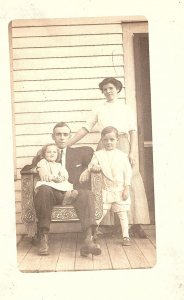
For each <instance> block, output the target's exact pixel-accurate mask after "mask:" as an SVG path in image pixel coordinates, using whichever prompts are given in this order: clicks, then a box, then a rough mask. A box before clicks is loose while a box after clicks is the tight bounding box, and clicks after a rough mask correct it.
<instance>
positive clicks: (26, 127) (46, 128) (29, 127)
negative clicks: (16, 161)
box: [16, 121, 99, 155]
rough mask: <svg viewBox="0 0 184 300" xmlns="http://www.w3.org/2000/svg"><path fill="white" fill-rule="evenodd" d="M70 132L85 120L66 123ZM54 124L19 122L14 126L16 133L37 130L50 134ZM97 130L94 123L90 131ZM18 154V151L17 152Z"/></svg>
mask: <svg viewBox="0 0 184 300" xmlns="http://www.w3.org/2000/svg"><path fill="white" fill-rule="evenodd" d="M67 124H68V125H69V126H70V128H71V131H72V132H76V131H77V130H78V129H79V128H81V127H82V126H84V124H85V121H81V122H75V121H74V122H71V121H70V122H68V123H67ZM54 125H55V122H53V123H51V122H50V123H43V124H35V123H32V124H21V125H17V126H16V135H17V136H18V135H26V134H30V133H36V132H38V131H39V134H45V133H50V134H52V130H53V127H54ZM96 131H99V130H98V126H97V125H95V126H94V128H93V129H92V132H96ZM17 155H18V152H17Z"/></svg>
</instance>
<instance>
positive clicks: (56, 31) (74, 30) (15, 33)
mask: <svg viewBox="0 0 184 300" xmlns="http://www.w3.org/2000/svg"><path fill="white" fill-rule="evenodd" d="M109 33H111V34H112V33H122V28H121V25H119V24H103V25H78V26H76V25H73V26H72V25H70V26H64V25H62V26H59V25H58V26H47V27H41V26H40V27H38V26H37V27H22V28H21V27H19V28H17V27H16V28H12V37H33V36H39V37H42V36H57V35H61V36H66V35H81V34H109Z"/></svg>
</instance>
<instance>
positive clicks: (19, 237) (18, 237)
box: [16, 234, 23, 245]
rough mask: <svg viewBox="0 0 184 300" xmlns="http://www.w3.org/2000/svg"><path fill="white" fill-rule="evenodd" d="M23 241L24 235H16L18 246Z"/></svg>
mask: <svg viewBox="0 0 184 300" xmlns="http://www.w3.org/2000/svg"><path fill="white" fill-rule="evenodd" d="M22 239H23V235H22V234H17V235H16V243H17V245H18V244H19V243H20V241H21V240H22Z"/></svg>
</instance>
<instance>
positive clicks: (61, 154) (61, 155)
mask: <svg viewBox="0 0 184 300" xmlns="http://www.w3.org/2000/svg"><path fill="white" fill-rule="evenodd" d="M59 154H60V156H59V161H60V163H61V165H62V159H63V150H61V151H60V152H59Z"/></svg>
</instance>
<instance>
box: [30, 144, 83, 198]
mask: <svg viewBox="0 0 184 300" xmlns="http://www.w3.org/2000/svg"><path fill="white" fill-rule="evenodd" d="M58 155H59V149H58V147H57V146H56V145H55V144H47V145H45V146H43V148H42V150H41V156H42V157H43V159H41V160H40V161H39V162H38V164H37V168H36V169H37V170H38V173H40V172H42V171H43V170H45V171H47V174H48V181H41V180H40V181H37V183H36V186H35V192H36V191H37V189H38V188H39V187H40V186H41V185H48V186H50V187H52V188H53V189H56V190H59V191H63V192H66V193H65V197H64V201H65V200H66V199H68V198H69V197H76V196H77V194H78V192H77V191H75V190H73V185H72V184H71V183H70V182H69V181H68V172H67V170H66V169H65V168H64V167H63V166H62V165H61V163H60V162H57V160H58Z"/></svg>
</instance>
